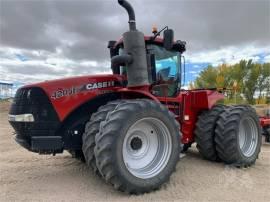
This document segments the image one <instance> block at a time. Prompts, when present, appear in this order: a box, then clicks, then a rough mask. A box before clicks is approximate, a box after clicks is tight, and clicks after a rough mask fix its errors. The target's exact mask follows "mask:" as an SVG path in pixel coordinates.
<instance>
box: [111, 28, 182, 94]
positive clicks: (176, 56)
mask: <svg viewBox="0 0 270 202" xmlns="http://www.w3.org/2000/svg"><path fill="white" fill-rule="evenodd" d="M164 29H167V30H165V32H164V37H163V38H161V37H158V36H159V35H160V33H161V32H162V31H164ZM164 29H162V30H161V31H159V32H157V31H153V34H154V35H153V36H145V37H144V40H145V50H146V57H147V72H148V80H149V84H150V91H151V93H152V94H153V95H154V96H157V97H175V96H176V95H177V94H178V92H179V90H180V88H181V82H182V71H183V69H182V60H181V58H182V53H183V52H184V51H185V45H186V43H185V42H184V41H180V40H178V41H176V42H173V31H172V30H170V29H168V28H167V27H165V28H164ZM166 31H167V32H166ZM168 33H170V34H168ZM108 48H109V49H110V55H111V58H113V57H114V56H117V55H122V54H124V52H125V51H124V45H123V39H120V40H119V41H118V42H116V41H109V45H108ZM112 71H113V73H114V74H120V75H124V76H127V65H126V64H125V63H119V64H118V65H114V64H112Z"/></svg>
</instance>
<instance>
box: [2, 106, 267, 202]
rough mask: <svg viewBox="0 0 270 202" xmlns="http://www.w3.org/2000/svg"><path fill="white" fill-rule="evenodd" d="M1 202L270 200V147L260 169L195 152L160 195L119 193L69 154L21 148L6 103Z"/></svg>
mask: <svg viewBox="0 0 270 202" xmlns="http://www.w3.org/2000/svg"><path fill="white" fill-rule="evenodd" d="M0 105H1V106H0V201H136V202H138V201H237V202H238V201H270V144H265V143H264V144H263V146H262V151H261V154H260V158H259V159H258V160H257V162H256V165H255V166H252V167H250V168H247V169H237V168H232V167H229V166H225V165H224V164H222V163H211V162H209V161H206V160H203V159H202V158H201V157H200V155H199V154H198V152H197V150H196V148H195V147H192V148H191V150H190V151H189V152H188V153H187V155H186V156H185V157H184V158H182V159H181V160H180V161H179V163H178V164H177V169H176V172H175V173H174V174H173V175H172V176H171V180H170V182H169V183H167V184H165V185H164V186H162V188H161V189H160V190H158V191H155V192H152V193H149V194H144V195H140V196H134V195H132V196H130V195H126V194H123V193H120V192H118V191H115V190H114V189H113V188H112V187H111V186H110V185H107V184H105V183H104V181H103V180H101V179H100V178H99V177H97V176H95V175H94V174H93V172H92V171H91V170H90V169H88V168H87V167H86V166H85V164H83V163H81V162H80V161H78V160H76V159H73V158H71V156H70V155H69V154H68V153H64V154H62V155H57V156H43V155H38V154H34V153H31V152H28V151H27V150H25V149H23V148H22V147H20V146H19V145H17V144H16V143H15V141H14V140H13V136H12V132H13V130H12V128H11V127H10V125H9V124H8V122H7V108H8V107H7V106H3V104H1V103H0Z"/></svg>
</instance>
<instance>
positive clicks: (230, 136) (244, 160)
mask: <svg viewBox="0 0 270 202" xmlns="http://www.w3.org/2000/svg"><path fill="white" fill-rule="evenodd" d="M215 133H216V134H215V142H216V150H217V153H218V156H219V158H220V159H221V160H222V161H224V163H226V164H232V165H234V166H236V167H248V166H251V165H252V164H254V163H255V161H256V159H257V158H258V155H259V153H260V150H261V142H262V136H261V127H260V124H259V119H258V116H257V114H256V111H255V110H254V109H253V108H252V107H250V106H244V105H235V106H232V107H230V108H228V109H226V110H225V111H224V112H223V113H222V114H221V115H220V116H219V119H218V121H217V127H216V130H215Z"/></svg>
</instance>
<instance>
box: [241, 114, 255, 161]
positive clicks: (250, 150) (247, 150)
mask: <svg viewBox="0 0 270 202" xmlns="http://www.w3.org/2000/svg"><path fill="white" fill-rule="evenodd" d="M238 136H239V141H238V142H239V147H240V149H241V151H242V153H243V155H244V156H246V157H251V156H252V155H253V154H254V152H255V151H256V148H257V143H258V136H259V134H258V130H257V125H256V122H255V121H254V120H253V119H252V118H251V117H246V118H244V119H242V120H241V121H240V125H239V134H238Z"/></svg>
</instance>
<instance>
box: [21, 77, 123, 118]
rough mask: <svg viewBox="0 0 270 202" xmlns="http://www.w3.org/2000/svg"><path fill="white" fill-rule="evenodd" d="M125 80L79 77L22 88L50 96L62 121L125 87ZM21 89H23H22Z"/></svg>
mask: <svg viewBox="0 0 270 202" xmlns="http://www.w3.org/2000/svg"><path fill="white" fill-rule="evenodd" d="M124 83H125V78H124V76H121V75H112V74H105V75H94V76H78V77H71V78H64V79H57V80H50V81H44V82H40V83H35V84H30V85H25V86H23V87H22V88H24V89H29V90H30V89H31V88H41V89H42V90H43V91H44V92H45V94H46V95H47V96H48V98H49V100H50V102H51V103H52V105H53V107H54V109H55V110H56V111H57V114H58V116H59V118H60V120H63V119H64V118H65V117H66V116H67V115H68V114H69V113H70V112H71V111H73V110H74V109H76V108H77V107H78V106H80V105H81V104H83V103H85V102H87V101H89V100H91V99H93V98H95V97H96V96H99V95H101V94H105V93H111V92H114V91H117V90H119V89H121V88H123V87H124V85H125V84H124ZM22 88H21V89H22Z"/></svg>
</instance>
